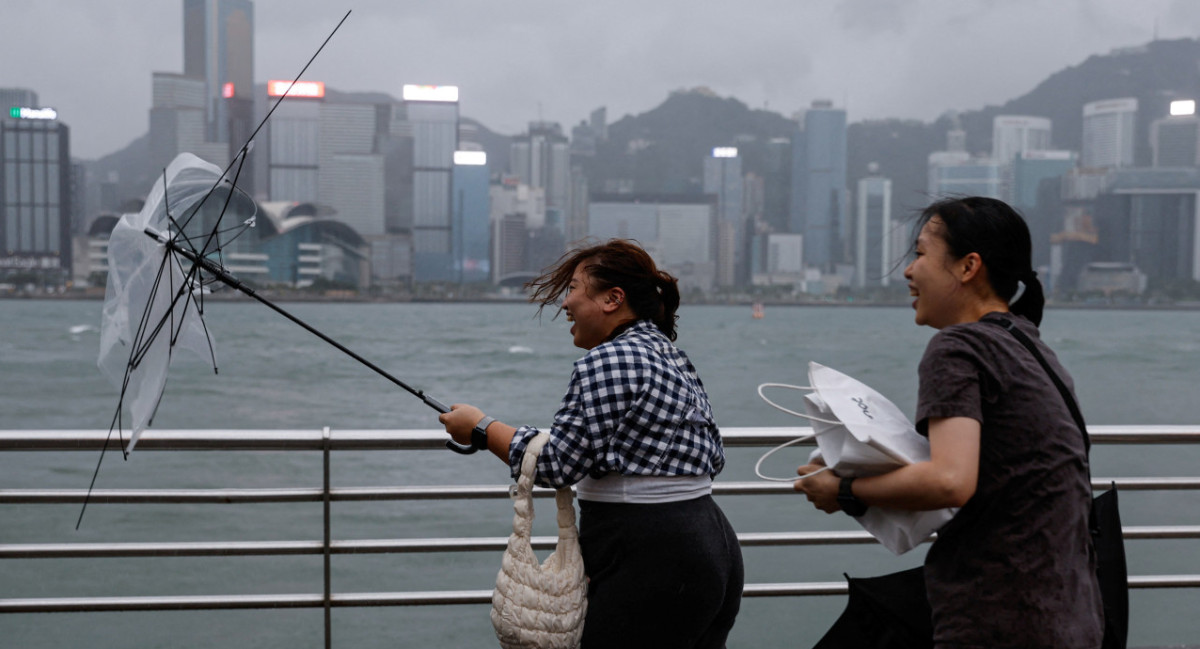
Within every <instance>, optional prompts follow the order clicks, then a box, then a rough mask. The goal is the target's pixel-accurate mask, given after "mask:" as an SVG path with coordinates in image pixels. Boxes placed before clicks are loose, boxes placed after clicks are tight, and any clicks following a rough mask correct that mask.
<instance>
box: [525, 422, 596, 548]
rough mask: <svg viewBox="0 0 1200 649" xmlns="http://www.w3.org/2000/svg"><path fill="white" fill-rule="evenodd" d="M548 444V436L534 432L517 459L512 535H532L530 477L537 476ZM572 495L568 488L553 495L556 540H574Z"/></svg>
mask: <svg viewBox="0 0 1200 649" xmlns="http://www.w3.org/2000/svg"><path fill="white" fill-rule="evenodd" d="M548 441H550V433H547V432H541V433H538V434H537V435H536V436H535V437H534V438H533V439H531V440H530V441H529V444H528V445H527V446H526V447H525V454H524V455H523V456H522V457H521V475H520V477H518V478H517V484H516V488H515V490H514V492H513V494H512V497H513V500H514V501H515V502H513V511H514V512H515V515H514V516H513V533H514V534H517V535H519V536H523V537H525V538H529V537H530V536H531V535H532V534H533V477H534V475H536V474H537V461H538V455H539V454H541V452H542V447H543V446H545V445H546V442H548ZM574 496H575V494H574V492H573V491H571V488H570V487H564V488H562V489H557V490H556V491H555V493H554V502H555V505H556V506H557V509H558V515H557V518H556V520H557V522H558V537H559V539H566V538H575V537H578V535H579V532H578V529H577V528H576V527H575V505H574V503H573V499H574Z"/></svg>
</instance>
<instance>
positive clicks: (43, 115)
mask: <svg viewBox="0 0 1200 649" xmlns="http://www.w3.org/2000/svg"><path fill="white" fill-rule="evenodd" d="M8 116H9V117H11V118H13V119H58V111H56V110H54V109H53V108H22V107H21V106H13V107H12V108H10V109H8Z"/></svg>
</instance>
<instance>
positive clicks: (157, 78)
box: [150, 72, 229, 169]
mask: <svg viewBox="0 0 1200 649" xmlns="http://www.w3.org/2000/svg"><path fill="white" fill-rule="evenodd" d="M151 84H152V87H151V95H152V102H153V103H152V104H151V106H150V164H151V165H152V168H153V169H163V168H165V167H166V166H167V165H168V164H170V163H171V161H172V160H174V159H175V156H177V155H179V154H180V153H184V152H187V153H192V154H195V155H197V156H199V157H200V158H202V159H204V160H207V161H208V162H211V163H213V164H215V165H217V166H220V167H222V168H224V166H225V165H226V164H228V162H229V159H228V155H229V150H228V149H227V148H225V147H221V148H220V150H219V151H218V150H214V147H210V146H207V139H206V138H205V114H204V104H205V99H204V80H203V79H199V78H194V77H187V76H184V75H182V74H175V73H173V72H154V73H152V75H151Z"/></svg>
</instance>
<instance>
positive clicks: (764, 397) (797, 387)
mask: <svg viewBox="0 0 1200 649" xmlns="http://www.w3.org/2000/svg"><path fill="white" fill-rule="evenodd" d="M763 388H784V389H787V390H808V391H810V392H816V388H813V387H812V386H808V385H788V384H787V383H762V384H759V386H758V396H759V397H760V398H762V400H763V401H766V402H767V405H769V406H771V407H772V408H775V409H776V410H782V411H784V412H786V413H787V414H789V415H795V416H797V417H802V418H804V419H807V420H809V421H819V422H821V423H823V424H834V425H837V424H840V423H842V422H840V421H834V420H832V419H821V418H820V417H814V416H812V415H810V414H808V413H803V412H796V411H795V410H791V409H788V408H784V407H783V406H781V405H779V404H777V403H775V402H774V401H771V400H770V399H768V398H767V395H765V394H763Z"/></svg>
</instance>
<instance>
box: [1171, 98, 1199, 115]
mask: <svg viewBox="0 0 1200 649" xmlns="http://www.w3.org/2000/svg"><path fill="white" fill-rule="evenodd" d="M1171 114H1172V115H1195V114H1196V100H1194V99H1180V100H1178V101H1173V102H1171Z"/></svg>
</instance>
